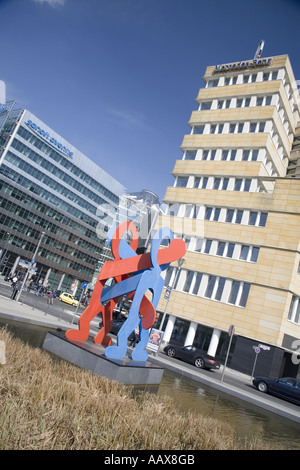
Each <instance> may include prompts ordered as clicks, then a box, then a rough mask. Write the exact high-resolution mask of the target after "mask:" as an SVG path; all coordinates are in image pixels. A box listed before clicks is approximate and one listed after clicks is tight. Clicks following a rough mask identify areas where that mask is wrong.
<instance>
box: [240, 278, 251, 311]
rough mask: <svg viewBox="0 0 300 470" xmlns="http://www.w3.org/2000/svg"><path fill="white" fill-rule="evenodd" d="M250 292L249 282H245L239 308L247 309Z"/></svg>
mask: <svg viewBox="0 0 300 470" xmlns="http://www.w3.org/2000/svg"><path fill="white" fill-rule="evenodd" d="M249 291H250V284H248V283H247V282H244V284H243V288H242V294H241V298H240V301H239V306H240V307H246V303H247V300H248V295H249Z"/></svg>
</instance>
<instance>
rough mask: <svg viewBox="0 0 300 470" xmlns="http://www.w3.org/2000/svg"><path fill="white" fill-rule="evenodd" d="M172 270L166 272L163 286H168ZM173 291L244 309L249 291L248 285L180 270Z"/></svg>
mask: <svg viewBox="0 0 300 470" xmlns="http://www.w3.org/2000/svg"><path fill="white" fill-rule="evenodd" d="M174 269H176V268H172V267H171V268H169V269H168V270H167V272H166V276H165V281H164V284H165V286H168V285H170V281H171V277H172V275H173V270H174ZM174 289H176V290H178V291H181V292H186V293H187V294H193V295H197V296H199V297H204V298H207V299H211V300H216V301H218V302H223V303H227V304H231V305H235V306H238V307H245V306H246V304H247V300H248V295H249V291H250V284H249V283H247V282H243V281H236V280H234V279H229V278H224V277H220V276H214V275H210V274H207V273H201V272H194V271H189V270H187V269H181V271H180V274H179V276H178V278H177V280H176V282H175V285H174Z"/></svg>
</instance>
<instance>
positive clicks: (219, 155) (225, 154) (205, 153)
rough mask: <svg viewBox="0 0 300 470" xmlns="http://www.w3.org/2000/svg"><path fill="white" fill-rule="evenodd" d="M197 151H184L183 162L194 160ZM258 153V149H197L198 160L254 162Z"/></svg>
mask: <svg viewBox="0 0 300 470" xmlns="http://www.w3.org/2000/svg"><path fill="white" fill-rule="evenodd" d="M197 151H198V150H186V151H185V152H184V155H183V160H195V159H196V156H197ZM258 152H259V150H258V149H199V151H198V160H221V161H236V160H237V161H245V162H246V161H252V162H256V161H257V159H258ZM199 156H200V158H199Z"/></svg>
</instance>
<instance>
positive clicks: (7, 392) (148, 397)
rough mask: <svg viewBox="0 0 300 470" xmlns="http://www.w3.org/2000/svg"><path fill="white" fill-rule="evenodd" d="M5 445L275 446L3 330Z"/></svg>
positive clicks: (0, 390) (0, 437)
mask: <svg viewBox="0 0 300 470" xmlns="http://www.w3.org/2000/svg"><path fill="white" fill-rule="evenodd" d="M0 340H3V341H4V342H5V344H6V364H5V365H0V449H2V450H4V449H14V450H20V449H26V450H30V449H35V450H51V449H55V450H62V449H66V450H96V449H97V450H98V449H102V450H119V449H122V450H125V449H126V450H145V449H147V450H201V449H205V450H227V449H230V450H234V449H245V448H247V449H262V448H264V449H271V447H270V446H269V447H268V446H263V444H261V443H258V442H255V441H252V442H249V441H248V442H247V443H245V442H239V441H237V439H236V437H235V434H234V431H233V429H232V428H231V427H230V426H228V425H226V424H224V423H222V422H220V421H217V420H215V419H212V418H208V417H204V416H201V415H198V414H197V415H193V414H187V415H182V414H180V413H178V412H177V411H176V410H175V409H174V407H173V405H172V401H171V400H162V399H159V401H158V398H157V396H156V395H153V394H145V395H143V396H139V398H133V396H132V393H131V389H130V387H128V386H125V385H121V384H118V383H116V382H113V381H109V380H107V379H105V378H101V377H98V376H96V375H94V374H92V373H90V372H87V371H83V370H81V369H79V368H77V367H75V366H73V365H71V364H68V363H65V362H63V361H60V362H56V361H53V360H52V359H51V358H50V356H49V355H48V354H47V353H46V352H45V351H41V350H39V349H35V348H32V347H30V346H28V345H26V344H24V343H22V342H21V341H20V340H18V339H15V338H13V337H12V336H11V335H10V334H9V333H8V332H7V331H5V330H3V329H0Z"/></svg>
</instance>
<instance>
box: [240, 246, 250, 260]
mask: <svg viewBox="0 0 300 470" xmlns="http://www.w3.org/2000/svg"><path fill="white" fill-rule="evenodd" d="M248 254H249V246H246V245H243V246H242V249H241V254H240V259H243V260H246V259H247V257H248Z"/></svg>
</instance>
